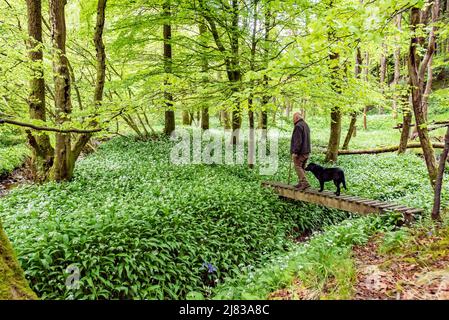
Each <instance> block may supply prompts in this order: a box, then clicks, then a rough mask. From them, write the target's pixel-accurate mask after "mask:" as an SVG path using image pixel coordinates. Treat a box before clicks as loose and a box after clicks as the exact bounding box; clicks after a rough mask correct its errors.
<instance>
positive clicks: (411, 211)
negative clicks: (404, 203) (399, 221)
mask: <svg viewBox="0 0 449 320" xmlns="http://www.w3.org/2000/svg"><path fill="white" fill-rule="evenodd" d="M423 212H424V210H423V209H412V208H410V210H408V211H407V214H410V215H412V214H417V213H423Z"/></svg>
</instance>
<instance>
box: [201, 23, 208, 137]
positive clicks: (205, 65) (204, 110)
mask: <svg viewBox="0 0 449 320" xmlns="http://www.w3.org/2000/svg"><path fill="white" fill-rule="evenodd" d="M206 32H207V26H206V24H205V23H204V21H202V22H201V23H200V25H199V34H200V38H201V39H200V40H201V41H203V37H204V35H205V34H206ZM207 69H208V63H207V58H206V56H205V55H203V57H202V66H201V72H202V74H203V77H202V78H203V83H204V84H207V80H208V79H207ZM201 129H203V130H207V129H209V107H208V105H207V102H205V103H204V105H203V106H202V108H201Z"/></svg>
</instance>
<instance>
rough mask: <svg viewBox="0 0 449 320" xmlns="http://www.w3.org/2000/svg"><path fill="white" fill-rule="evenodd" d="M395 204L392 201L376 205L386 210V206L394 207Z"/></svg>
mask: <svg viewBox="0 0 449 320" xmlns="http://www.w3.org/2000/svg"><path fill="white" fill-rule="evenodd" d="M395 206H396V205H395V204H394V203H383V204H381V205H378V206H376V207H377V208H379V209H382V210H386V209H388V208H391V207H395Z"/></svg>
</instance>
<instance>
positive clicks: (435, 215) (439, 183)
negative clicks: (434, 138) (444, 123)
mask: <svg viewBox="0 0 449 320" xmlns="http://www.w3.org/2000/svg"><path fill="white" fill-rule="evenodd" d="M448 153H449V126H448V127H447V130H446V135H445V137H444V149H443V152H442V153H441V156H440V163H439V166H438V174H437V178H436V182H435V195H434V198H433V208H432V219H433V220H440V219H441V215H440V210H441V188H442V187H443V177H444V168H445V166H446V161H447V158H448Z"/></svg>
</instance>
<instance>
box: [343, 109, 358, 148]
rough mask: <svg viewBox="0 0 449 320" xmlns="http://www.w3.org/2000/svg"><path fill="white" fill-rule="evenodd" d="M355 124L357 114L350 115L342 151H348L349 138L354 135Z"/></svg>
mask: <svg viewBox="0 0 449 320" xmlns="http://www.w3.org/2000/svg"><path fill="white" fill-rule="evenodd" d="M356 123H357V112H352V113H351V122H350V123H349V128H348V133H347V134H346V137H345V141H344V142H343V146H342V149H343V150H348V148H349V142H350V141H351V137H353V136H354V135H355V128H356Z"/></svg>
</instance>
